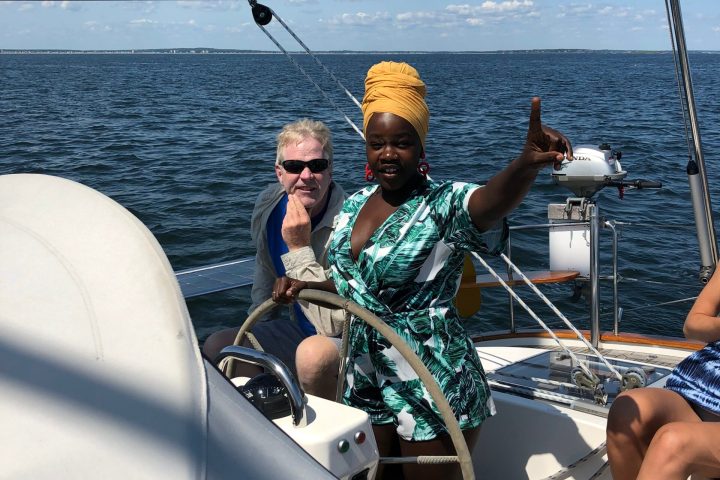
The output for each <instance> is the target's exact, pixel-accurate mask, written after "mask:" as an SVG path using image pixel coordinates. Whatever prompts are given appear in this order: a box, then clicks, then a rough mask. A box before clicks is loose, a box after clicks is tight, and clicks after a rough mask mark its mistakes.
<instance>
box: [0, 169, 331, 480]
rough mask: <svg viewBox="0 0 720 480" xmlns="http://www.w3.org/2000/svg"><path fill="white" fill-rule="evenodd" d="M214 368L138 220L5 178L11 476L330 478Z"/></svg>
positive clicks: (88, 197) (86, 194) (80, 196)
mask: <svg viewBox="0 0 720 480" xmlns="http://www.w3.org/2000/svg"><path fill="white" fill-rule="evenodd" d="M205 367H206V365H204V364H203V359H202V358H201V356H200V353H199V350H198V346H197V341H196V338H195V334H194V331H193V328H192V325H191V322H190V318H189V315H188V312H187V308H186V306H185V302H184V300H183V298H182V294H181V292H180V289H179V287H178V284H177V281H176V280H175V275H174V273H173V270H172V268H171V266H170V264H169V262H168V260H167V257H166V256H165V254H164V252H163V251H162V249H161V247H160V245H159V244H158V242H157V241H156V240H155V238H154V237H153V236H152V234H151V233H150V231H149V230H148V229H147V228H146V227H145V226H144V225H143V224H142V223H141V222H140V221H138V220H137V219H136V218H135V217H134V216H133V215H132V214H130V213H129V212H128V211H127V210H125V209H124V208H123V207H121V206H120V205H119V204H117V203H116V202H114V201H113V200H111V199H109V198H108V197H106V196H104V195H102V194H100V193H98V192H96V191H94V190H92V189H90V188H88V187H85V186H83V185H80V184H78V183H75V182H72V181H69V180H64V179H60V178H56V177H49V176H44V175H30V174H23V175H5V176H0V392H1V393H0V425H1V426H2V427H1V428H0V444H2V450H1V453H0V464H2V475H1V476H2V477H3V478H32V479H42V478H53V479H57V478H73V479H81V478H92V479H129V478H132V479H144V478H147V479H158V478H172V479H174V480H177V479H203V478H283V477H285V476H286V475H290V476H291V475H292V474H291V472H297V471H298V469H299V471H300V472H304V475H309V476H308V477H307V478H322V477H324V476H327V475H328V473H327V471H326V470H324V469H322V468H321V467H320V466H319V465H318V464H317V463H315V462H314V461H313V460H312V459H311V458H310V457H309V456H307V455H306V454H305V453H304V452H303V451H302V450H301V449H299V448H298V447H297V445H295V444H294V443H293V442H292V441H290V440H289V439H288V438H287V437H286V436H285V435H284V434H282V432H280V431H279V430H277V429H275V428H274V427H273V426H272V424H271V423H270V422H269V421H267V420H266V419H265V418H264V417H262V416H261V415H260V414H259V413H258V412H257V411H256V410H255V409H254V408H253V407H252V406H250V405H249V403H248V402H246V401H245V400H244V398H242V397H241V396H240V395H239V394H237V392H235V391H234V389H233V388H232V386H231V385H230V384H229V383H228V382H226V381H225V379H224V378H222V377H221V376H219V375H217V374H216V372H214V371H210V373H211V375H210V377H211V378H212V379H213V385H212V386H211V388H209V389H208V388H207V386H206V382H207V378H206V370H205ZM210 368H212V367H210ZM208 395H211V396H212V395H214V396H215V397H214V398H212V397H211V396H210V397H209V396H208ZM209 404H211V405H212V408H208V405H209ZM208 425H215V427H214V428H215V430H214V431H211V430H210V429H209V428H208ZM249 428H252V429H253V430H252V431H248V429H249ZM224 436H225V437H227V440H228V441H227V442H226V441H224V439H223V437H224ZM210 450H212V451H211V452H209V451H210ZM260 452H265V455H266V457H263V456H262V455H260ZM269 452H272V454H271V453H269ZM272 455H276V456H277V455H281V456H282V457H283V460H284V461H283V462H277V461H271V458H272ZM208 458H211V461H210V462H208ZM275 458H277V457H275ZM279 463H281V464H279ZM247 474H249V475H250V476H246V475H247ZM290 476H287V477H286V478H291V477H290Z"/></svg>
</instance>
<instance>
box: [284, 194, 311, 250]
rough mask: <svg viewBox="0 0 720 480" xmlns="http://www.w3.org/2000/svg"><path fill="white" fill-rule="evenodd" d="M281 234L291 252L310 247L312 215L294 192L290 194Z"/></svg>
mask: <svg viewBox="0 0 720 480" xmlns="http://www.w3.org/2000/svg"><path fill="white" fill-rule="evenodd" d="M281 233H282V237H283V240H284V241H285V244H286V245H287V246H288V250H290V251H291V252H292V251H293V250H298V249H300V248H303V247H307V246H309V245H310V215H308V212H307V210H305V206H304V205H303V204H302V202H301V201H300V199H298V198H297V197H296V196H295V193H294V192H291V193H290V194H288V204H287V212H286V213H285V218H284V219H283V224H282V229H281Z"/></svg>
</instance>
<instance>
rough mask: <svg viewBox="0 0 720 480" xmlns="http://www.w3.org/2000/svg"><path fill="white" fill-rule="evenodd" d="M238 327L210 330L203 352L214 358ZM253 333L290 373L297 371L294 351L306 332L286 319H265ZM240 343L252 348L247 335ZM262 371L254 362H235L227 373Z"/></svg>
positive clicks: (230, 342) (237, 374)
mask: <svg viewBox="0 0 720 480" xmlns="http://www.w3.org/2000/svg"><path fill="white" fill-rule="evenodd" d="M239 330H240V329H239V328H228V329H224V330H220V331H218V332H215V333H213V334H212V335H210V336H209V337H208V339H207V340H206V341H205V345H204V346H203V353H205V354H206V355H207V356H208V358H211V359H213V358H215V357H216V356H217V355H218V354H219V353H220V351H221V350H222V349H223V348H225V347H227V346H228V345H232V344H233V343H234V342H235V337H236V336H237V333H238V331H239ZM252 333H253V335H255V338H257V341H258V342H259V343H260V346H261V347H262V349H263V350H264V351H265V352H267V353H269V354H271V355H273V356H275V357H277V358H278V359H279V360H280V361H281V362H282V363H284V364H285V366H287V367H288V368H289V369H290V371H291V372H292V373H293V375H297V372H296V371H295V351H296V349H297V347H298V345H300V342H302V341H303V340H304V339H305V338H306V335H305V334H304V333H303V331H302V330H300V327H299V326H298V324H297V323H296V322H292V321H290V320H286V319H277V320H268V321H266V322H260V323H257V324H255V325H254V326H253V328H252ZM242 345H243V346H244V347H249V348H252V344H251V343H250V341H249V340H248V339H247V338H245V339H243V343H242ZM336 350H337V349H336ZM262 371H263V370H262V368H260V367H257V366H255V365H251V364H248V363H241V362H235V369H234V370H233V372H232V374H231V375H230V377H237V376H243V377H253V376H255V375H257V374H258V373H261V372H262Z"/></svg>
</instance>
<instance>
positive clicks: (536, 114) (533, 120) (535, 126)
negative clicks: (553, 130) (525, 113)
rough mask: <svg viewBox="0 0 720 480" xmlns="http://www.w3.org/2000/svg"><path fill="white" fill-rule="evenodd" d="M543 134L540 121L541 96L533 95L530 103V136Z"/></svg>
mask: <svg viewBox="0 0 720 480" xmlns="http://www.w3.org/2000/svg"><path fill="white" fill-rule="evenodd" d="M538 133H539V134H542V122H541V121H540V97H533V99H532V102H531V104H530V124H529V126H528V136H531V135H537V134H538Z"/></svg>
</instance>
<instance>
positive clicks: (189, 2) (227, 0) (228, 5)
mask: <svg viewBox="0 0 720 480" xmlns="http://www.w3.org/2000/svg"><path fill="white" fill-rule="evenodd" d="M243 3H245V2H243ZM243 3H241V2H238V1H232V0H180V1H178V2H177V4H178V5H179V6H180V7H182V8H189V9H194V10H214V11H227V10H236V9H238V8H239V7H240V6H241V5H242V4H243Z"/></svg>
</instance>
